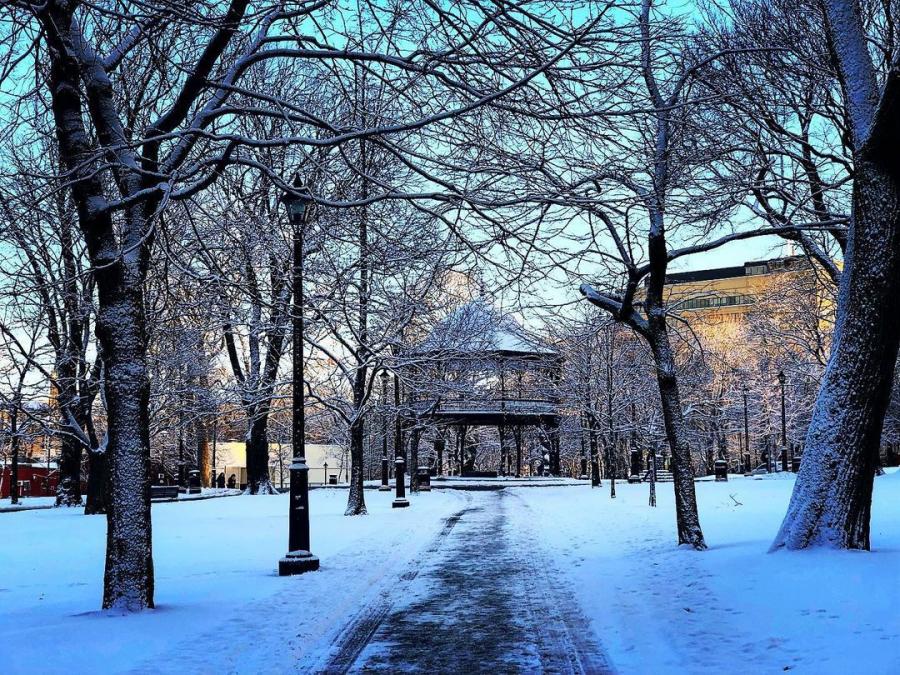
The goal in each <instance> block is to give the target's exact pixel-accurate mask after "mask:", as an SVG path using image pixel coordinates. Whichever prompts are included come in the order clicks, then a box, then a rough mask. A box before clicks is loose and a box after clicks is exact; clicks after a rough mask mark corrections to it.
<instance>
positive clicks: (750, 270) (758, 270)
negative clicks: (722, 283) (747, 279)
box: [745, 265, 769, 276]
mask: <svg viewBox="0 0 900 675" xmlns="http://www.w3.org/2000/svg"><path fill="white" fill-rule="evenodd" d="M745 270H746V274H747V276H750V275H751V274H765V273H766V272H768V271H769V270H768V267H766V266H765V265H748V266H747V267H746V268H745Z"/></svg>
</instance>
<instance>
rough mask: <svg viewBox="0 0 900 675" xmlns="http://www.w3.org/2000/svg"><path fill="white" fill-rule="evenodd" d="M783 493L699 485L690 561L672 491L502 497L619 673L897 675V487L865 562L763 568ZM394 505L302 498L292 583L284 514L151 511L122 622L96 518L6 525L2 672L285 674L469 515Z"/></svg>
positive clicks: (862, 556)
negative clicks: (139, 578) (309, 553)
mask: <svg viewBox="0 0 900 675" xmlns="http://www.w3.org/2000/svg"><path fill="white" fill-rule="evenodd" d="M792 484H793V482H792V480H790V479H781V480H779V479H768V480H750V479H743V478H734V479H732V480H731V481H729V482H728V483H713V482H703V483H698V486H697V489H698V497H699V502H700V509H701V513H700V515H701V521H702V524H703V527H704V530H705V533H706V536H707V541H708V543H709V544H710V550H709V551H706V552H703V553H697V552H694V551H691V550H685V549H678V548H676V547H675V546H674V515H673V509H672V489H671V485H660V486H659V506H658V507H657V508H656V509H651V508H649V507H648V506H647V490H648V486H647V485H627V484H618V485H617V491H618V498H617V499H615V500H610V499H609V496H608V483H606V482H604V486H603V488H602V489H596V490H591V489H590V488H589V487H587V486H582V487H545V488H541V489H533V488H527V489H525V488H517V487H509V488H508V489H509V491H510V493H511V494H510V496H511V497H515V498H514V499H512V500H509V499H508V500H506V502H505V503H506V507H505V512H506V516H505V517H506V518H508V519H509V524H510V526H511V527H514V528H515V529H516V530H521V532H523V533H525V534H524V536H523V537H522V538H521V540H522V541H528V542H534V543H535V544H536V545H538V546H540V548H541V549H543V554H542V559H547V560H550V561H551V566H553V567H555V568H556V570H555V572H556V578H557V579H558V583H559V587H558V595H559V597H560V598H566V597H569V598H577V602H578V603H579V604H580V605H581V610H582V613H583V614H585V615H586V616H588V617H589V618H590V621H591V623H592V626H593V628H594V631H595V632H596V635H597V638H598V641H599V642H600V644H601V645H602V647H603V648H604V649H605V650H606V652H607V653H608V654H609V656H610V658H611V661H612V663H613V664H614V666H615V668H616V669H617V670H618V671H619V672H622V673H648V672H653V673H663V672H688V673H695V672H696V673H713V672H715V673H722V672H728V673H758V672H763V673H765V672H773V673H774V672H782V671H783V670H785V669H790V670H792V671H797V672H805V673H846V672H864V673H891V672H894V673H896V672H898V671H900V612H898V611H897V608H898V607H900V506H898V504H900V474H896V473H895V474H892V475H888V476H884V477H881V478H879V479H877V482H876V489H875V504H874V508H873V511H874V517H873V528H872V541H873V548H874V551H873V552H872V553H859V552H855V553H854V552H826V551H817V552H800V553H788V552H779V553H776V554H767V553H766V550H767V547H768V545H769V543H770V541H771V539H772V537H773V536H774V533H775V531H776V529H777V527H778V525H779V523H780V519H781V517H782V515H783V513H784V510H785V507H786V504H787V500H788V498H789V496H790V490H791V487H792ZM392 497H393V495H392V494H391V493H379V492H377V491H367V492H366V501H367V503H368V505H369V511H370V515H369V516H367V517H357V518H345V517H344V516H343V515H342V513H343V509H344V506H345V502H346V498H347V492H346V490H336V489H326V490H314V491H313V492H312V493H311V496H310V499H311V508H312V513H313V523H312V525H313V532H312V536H313V544H314V546H313V548H314V552H315V553H317V554H318V555H319V556H320V557H321V559H322V569H321V570H320V571H319V572H317V573H313V574H307V575H303V576H300V577H293V578H279V577H278V576H276V574H275V569H276V564H277V560H278V558H279V557H280V556H281V555H282V554H283V553H284V547H285V544H286V508H287V497H286V496H285V495H279V496H272V497H235V498H229V499H210V500H204V501H197V502H194V503H189V504H175V503H163V504H155V505H154V506H153V522H154V560H155V567H156V600H157V604H158V608H157V609H156V610H154V611H152V612H146V613H144V614H141V615H138V616H126V617H114V616H106V615H104V614H102V613H100V612H98V611H96V609H97V607H98V606H99V603H100V598H101V590H102V585H101V582H102V567H103V548H104V544H105V540H104V536H105V520H104V519H103V518H102V517H84V516H83V515H81V511H80V509H50V510H38V511H29V512H24V513H6V514H0V542H2V545H0V646H2V648H0V651H2V654H3V657H2V663H3V666H2V671H3V672H12V673H18V672H29V673H30V672H42V673H55V672H63V671H66V672H120V671H131V670H137V671H140V672H150V671H153V672H174V671H180V672H289V671H292V670H295V669H296V668H297V667H298V665H299V664H301V663H303V662H307V660H308V657H310V656H311V655H310V653H309V650H310V646H311V645H318V646H319V647H318V648H320V649H321V646H322V645H327V644H329V642H330V641H331V640H332V639H333V638H334V636H336V635H337V634H338V632H339V631H340V629H341V627H342V626H343V625H344V623H345V622H346V621H348V620H349V619H350V618H351V617H354V616H356V615H358V614H359V613H360V611H361V610H362V609H363V608H364V607H365V606H370V605H374V604H378V603H381V604H384V603H386V602H390V598H391V595H390V593H391V590H392V589H393V588H394V587H395V584H396V583H397V581H398V579H399V577H400V575H401V574H403V573H404V572H406V573H407V574H408V570H409V569H410V567H409V566H410V564H413V565H415V563H414V562H412V561H414V560H415V558H416V555H422V554H423V551H424V549H425V548H427V547H428V546H429V544H430V543H431V542H433V541H434V540H435V537H436V536H437V534H438V532H439V531H441V529H442V527H444V519H445V518H447V517H448V516H450V515H451V514H453V513H455V512H458V511H460V510H461V509H462V508H463V507H464V506H465V505H466V504H467V503H469V500H471V499H472V496H470V493H466V492H464V491H458V490H434V491H432V492H431V493H429V494H422V495H420V496H415V497H413V498H412V502H413V504H412V507H411V508H409V509H397V510H394V509H391V508H390V502H391V499H392ZM485 503H488V502H485ZM516 504H519V505H520V507H521V508H517V507H516ZM523 549H526V550H523V551H522V555H523V556H527V555H528V550H527V547H526V546H523ZM540 586H541V585H540V584H539V585H538V587H537V588H536V592H541V588H540ZM500 668H501V670H502V666H500ZM448 669H449V670H452V664H448Z"/></svg>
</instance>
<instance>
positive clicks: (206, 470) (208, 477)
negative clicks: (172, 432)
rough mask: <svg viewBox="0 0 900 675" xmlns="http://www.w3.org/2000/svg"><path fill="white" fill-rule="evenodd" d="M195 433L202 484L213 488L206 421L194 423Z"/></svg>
mask: <svg viewBox="0 0 900 675" xmlns="http://www.w3.org/2000/svg"><path fill="white" fill-rule="evenodd" d="M194 433H195V434H196V437H197V468H198V469H200V484H201V485H203V487H212V465H211V464H210V450H209V433H208V430H207V427H206V421H205V420H204V419H202V418H199V419H198V420H197V421H196V422H195V423H194ZM280 456H281V453H280V452H279V457H280Z"/></svg>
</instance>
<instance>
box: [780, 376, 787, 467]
mask: <svg viewBox="0 0 900 675" xmlns="http://www.w3.org/2000/svg"><path fill="white" fill-rule="evenodd" d="M786 381H787V376H786V375H785V374H784V371H783V370H779V371H778V383H779V384H780V385H781V470H782V471H787V470H788V463H787V462H788V459H787V418H786V415H785V405H784V383H785V382H786Z"/></svg>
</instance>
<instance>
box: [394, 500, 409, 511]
mask: <svg viewBox="0 0 900 675" xmlns="http://www.w3.org/2000/svg"><path fill="white" fill-rule="evenodd" d="M407 506H409V500H408V499H395V500H394V501H392V502H391V507H392V508H395V509H405V508H406V507H407Z"/></svg>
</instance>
